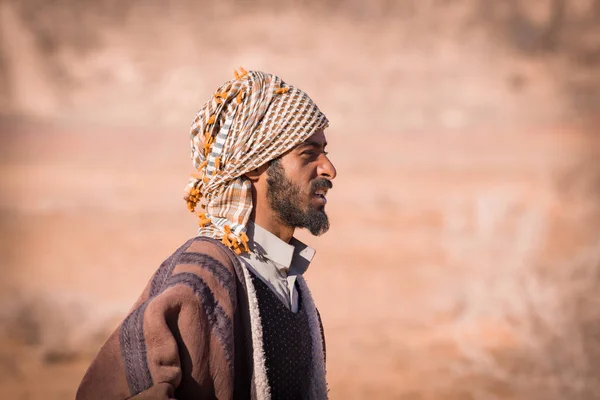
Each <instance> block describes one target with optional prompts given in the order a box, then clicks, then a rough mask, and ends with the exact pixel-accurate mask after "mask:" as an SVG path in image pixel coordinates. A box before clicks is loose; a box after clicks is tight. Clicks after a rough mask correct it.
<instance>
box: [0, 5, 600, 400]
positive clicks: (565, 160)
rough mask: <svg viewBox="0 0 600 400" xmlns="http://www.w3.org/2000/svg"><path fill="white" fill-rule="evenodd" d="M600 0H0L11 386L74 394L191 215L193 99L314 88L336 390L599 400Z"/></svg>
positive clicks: (33, 395) (1, 301)
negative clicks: (272, 78)
mask: <svg viewBox="0 0 600 400" xmlns="http://www.w3.org/2000/svg"><path fill="white" fill-rule="evenodd" d="M599 64H600V1H598V0H534V1H522V0H521V1H519V0H506V1H502V2H500V1H491V0H421V1H413V0H406V1H396V2H394V1H389V0H372V1H369V2H367V1H359V0H346V1H343V0H327V1H313V0H303V1H288V0H281V1H273V0H257V1H250V0H245V1H241V0H239V1H234V0H224V1H221V2H208V1H191V0H187V1H179V2H174V1H163V2H159V1H154V0H151V1H141V0H137V1H136V0H133V1H117V0H97V1H89V0H87V1H81V0H80V1H74V0H53V1H48V0H45V1H42V0H21V1H16V0H0V155H1V158H0V234H1V235H2V236H1V239H2V240H1V241H0V257H1V258H0V262H1V264H0V265H1V266H2V272H3V273H2V279H1V280H0V306H1V307H0V372H1V373H0V387H1V388H2V391H3V395H5V396H6V397H7V398H14V399H64V398H72V397H73V395H74V393H75V389H76V387H77V385H78V383H79V380H80V379H81V377H82V376H83V373H84V372H85V369H86V368H87V365H88V364H89V362H90V359H91V357H92V356H93V355H94V354H95V352H96V351H97V350H98V348H99V346H100V345H101V344H102V343H103V341H104V340H105V339H106V337H107V335H108V334H109V333H110V332H111V331H112V330H113V329H114V328H115V327H116V326H117V324H118V322H119V321H120V319H121V318H122V317H123V316H124V315H125V313H126V312H127V311H128V309H129V307H130V306H131V304H132V303H133V301H134V300H135V298H136V297H137V296H138V294H139V292H140V291H141V290H142V288H143V287H144V285H145V283H146V281H147V280H148V279H149V277H150V276H151V274H152V273H153V272H154V270H155V269H156V268H157V267H158V265H160V263H161V262H162V260H163V259H164V258H165V257H167V256H168V255H169V254H170V253H171V252H172V251H173V250H174V249H175V248H176V247H178V246H179V245H180V244H181V243H182V242H183V241H184V240H186V239H187V238H189V237H191V236H193V235H194V234H195V229H196V228H195V221H194V218H193V217H192V216H191V215H189V214H188V213H187V211H186V209H185V204H184V202H183V200H182V199H181V196H182V190H183V186H184V185H185V183H186V182H187V176H188V174H189V173H190V172H191V164H190V162H189V153H188V149H189V147H188V146H189V144H188V130H189V125H190V123H191V121H192V119H193V116H194V113H195V112H196V111H197V109H198V108H199V107H200V106H201V105H202V103H203V102H204V101H206V100H207V99H208V98H209V97H210V95H211V94H212V93H213V91H214V90H215V89H216V88H217V87H218V86H219V85H220V84H221V83H222V82H223V81H225V80H227V79H230V78H231V77H232V72H233V69H234V68H237V67H239V66H243V67H245V68H247V69H258V70H265V71H269V72H273V73H276V74H278V75H280V76H281V77H282V78H283V79H284V80H286V81H288V82H290V83H292V84H294V85H296V86H298V87H301V88H303V89H304V90H306V91H307V92H308V93H309V94H310V95H311V97H312V98H313V99H314V100H315V101H316V102H317V104H319V106H320V108H321V109H322V110H324V111H325V113H326V114H327V115H328V117H329V119H330V121H331V127H330V129H329V130H328V132H327V133H328V139H329V142H330V147H331V149H330V150H331V153H330V154H331V157H332V160H333V161H334V163H335V164H336V166H337V168H338V178H337V179H336V182H335V186H334V190H333V191H332V192H331V193H330V195H329V196H328V197H329V200H330V202H329V204H328V210H329V211H328V212H329V214H330V216H331V220H332V228H331V230H330V232H329V233H328V234H326V235H324V236H323V237H322V238H312V237H310V236H308V235H306V234H305V233H300V236H301V238H302V239H304V240H306V241H307V242H309V243H310V244H312V245H313V246H314V247H316V248H317V257H316V259H315V262H314V263H313V264H312V265H311V268H310V269H309V271H308V273H307V279H308V280H309V283H310V285H311V288H312V291H313V295H314V296H315V298H316V301H317V304H318V305H319V308H320V310H321V314H322V315H323V319H324V325H325V330H326V333H327V340H328V341H327V348H328V376H329V381H330V389H331V393H330V394H331V398H332V399H351V398H355V399H364V398H374V399H595V398H600V384H599V383H598V379H597V372H596V371H597V369H598V367H600V342H599V341H600V339H599V338H600V322H599V321H600V319H599V318H600V311H599V310H600V308H599V307H598V304H597V303H598V300H597V294H596V293H597V290H598V283H599V281H600V258H599V257H600V236H599V233H600V228H599V223H600V218H599V217H600V206H599V204H600V203H599V201H600V147H599V146H598V144H599V142H598V133H600V132H599V131H598V124H599V123H600V118H599V115H600V114H599V112H600V68H599Z"/></svg>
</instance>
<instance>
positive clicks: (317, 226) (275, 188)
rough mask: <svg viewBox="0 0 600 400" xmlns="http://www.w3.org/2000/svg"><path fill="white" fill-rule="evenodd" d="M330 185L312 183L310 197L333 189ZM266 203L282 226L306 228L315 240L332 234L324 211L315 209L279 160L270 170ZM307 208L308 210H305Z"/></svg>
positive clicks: (326, 183) (314, 181)
mask: <svg viewBox="0 0 600 400" xmlns="http://www.w3.org/2000/svg"><path fill="white" fill-rule="evenodd" d="M331 187H332V184H331V181H329V180H328V179H325V178H317V179H314V180H313V181H312V182H311V188H310V193H311V195H312V193H314V192H315V191H316V190H318V189H330V188H331ZM267 199H268V201H269V206H270V207H271V209H272V210H273V211H275V214H276V215H277V218H278V219H279V220H280V222H282V223H284V224H286V225H287V226H290V227H292V228H306V229H308V230H309V231H310V233H312V234H313V235H315V236H319V235H322V234H323V233H325V232H327V231H328V230H329V218H328V217H327V214H326V213H325V207H324V206H322V207H319V208H313V207H311V206H310V201H309V200H310V199H308V198H306V194H304V193H303V192H302V190H301V188H300V187H299V186H298V185H296V184H294V183H293V182H292V181H290V180H289V179H288V177H287V176H286V175H285V170H284V169H283V167H282V166H281V163H280V162H279V160H278V159H276V160H274V161H272V162H271V165H270V166H269V168H268V169H267ZM303 204H306V206H304V207H303V206H302V205H303Z"/></svg>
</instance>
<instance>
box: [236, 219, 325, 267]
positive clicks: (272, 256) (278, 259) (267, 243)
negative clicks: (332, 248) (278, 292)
mask: <svg viewBox="0 0 600 400" xmlns="http://www.w3.org/2000/svg"><path fill="white" fill-rule="evenodd" d="M246 228H247V229H246V234H247V235H248V239H250V240H249V243H248V246H249V247H250V251H251V252H253V253H254V254H255V255H256V256H257V257H259V258H268V259H269V260H271V261H273V262H274V263H275V265H276V266H277V269H278V270H280V271H282V272H285V273H287V274H288V275H302V274H303V273H304V272H306V270H307V269H308V266H309V265H310V262H311V261H312V259H313V257H314V256H315V250H314V249H313V248H312V247H309V246H307V245H306V244H304V243H302V242H301V241H300V240H298V239H296V238H292V239H291V240H290V242H289V243H286V242H284V241H283V240H281V239H280V238H278V237H277V236H275V235H273V234H272V233H271V232H269V231H268V230H266V229H264V228H263V227H261V226H260V225H258V224H255V223H254V222H253V221H248V226H247V227H246Z"/></svg>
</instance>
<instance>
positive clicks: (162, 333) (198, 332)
mask: <svg viewBox="0 0 600 400" xmlns="http://www.w3.org/2000/svg"><path fill="white" fill-rule="evenodd" d="M213 246H214V245H213ZM210 250H213V251H212V256H211V255H209V254H207V252H210ZM214 250H215V249H214V248H211V246H210V244H209V243H206V242H201V241H198V242H194V243H192V244H191V245H190V246H189V248H187V249H186V250H185V251H184V252H182V253H181V254H180V255H179V256H178V257H177V259H176V260H174V261H173V263H172V265H170V266H169V265H164V266H165V267H166V269H167V270H168V273H167V274H166V275H167V276H165V273H164V272H161V270H160V269H159V271H158V272H157V274H155V277H153V279H152V281H151V282H150V283H149V285H148V287H147V288H146V290H144V293H145V294H144V295H142V297H141V298H140V299H139V300H138V302H137V303H136V306H134V308H133V309H132V310H131V312H130V313H129V315H128V316H127V317H126V318H125V320H124V321H123V322H122V323H121V325H120V326H119V327H118V328H117V330H116V331H115V332H113V334H112V335H111V336H110V338H109V339H108V340H107V342H106V343H105V344H104V346H103V347H102V348H101V349H100V351H99V353H98V355H97V356H96V358H95V359H94V361H93V362H92V364H91V365H90V367H89V369H88V371H87V372H86V374H85V376H84V378H83V380H82V382H81V384H80V387H79V390H78V392H77V397H76V398H77V400H96V399H98V400H100V399H102V400H121V399H129V398H133V399H138V400H141V399H159V400H166V399H172V398H174V396H175V394H177V396H178V398H213V397H219V398H221V397H223V398H229V397H231V393H229V392H230V391H231V390H232V388H233V384H232V383H233V359H234V354H233V352H234V346H233V343H234V339H233V318H234V313H235V306H236V304H235V303H236V300H235V299H236V289H235V278H234V276H233V267H232V266H231V265H230V263H228V261H227V257H226V256H224V255H223V254H222V253H219V252H215V251H214ZM213 256H214V257H213ZM226 265H227V267H226ZM161 268H163V267H161ZM157 277H158V278H157ZM157 279H158V280H161V282H162V283H161V284H160V289H156V288H157V287H158V286H157V284H156V283H155V282H156V281H157ZM153 288H154V289H153ZM146 294H147V295H146Z"/></svg>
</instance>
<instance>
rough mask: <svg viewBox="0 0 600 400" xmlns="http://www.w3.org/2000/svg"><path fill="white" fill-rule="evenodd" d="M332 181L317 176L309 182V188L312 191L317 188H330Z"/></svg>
mask: <svg viewBox="0 0 600 400" xmlns="http://www.w3.org/2000/svg"><path fill="white" fill-rule="evenodd" d="M332 188H333V183H332V182H331V181H330V180H329V179H326V178H317V179H315V180H313V181H312V182H311V183H310V190H311V192H314V191H316V190H319V189H332Z"/></svg>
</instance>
